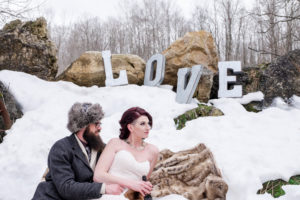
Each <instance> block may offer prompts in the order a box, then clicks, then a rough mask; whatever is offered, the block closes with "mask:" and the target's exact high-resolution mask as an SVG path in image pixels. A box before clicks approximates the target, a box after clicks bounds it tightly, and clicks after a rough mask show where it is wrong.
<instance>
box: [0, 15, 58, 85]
mask: <svg viewBox="0 0 300 200" xmlns="http://www.w3.org/2000/svg"><path fill="white" fill-rule="evenodd" d="M0 44H1V45H0V70H2V69H8V70H13V71H21V72H25V73H29V74H32V75H36V76H37V77H39V78H41V79H44V80H54V78H55V76H56V73H57V69H58V65H57V58H56V48H55V46H54V44H53V43H52V42H51V41H50V40H49V39H48V36H47V23H46V20H45V19H44V18H38V19H37V20H36V21H28V22H21V21H20V20H15V21H12V22H10V23H8V24H6V25H5V26H4V27H3V29H2V30H0Z"/></svg>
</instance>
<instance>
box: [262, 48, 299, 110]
mask: <svg viewBox="0 0 300 200" xmlns="http://www.w3.org/2000/svg"><path fill="white" fill-rule="evenodd" d="M263 67H264V70H263V73H262V75H261V77H260V83H259V90H260V91H262V93H264V95H265V99H264V104H265V105H270V104H271V103H272V100H273V99H274V98H275V97H281V98H283V99H284V100H285V101H286V102H288V101H289V98H291V97H292V96H293V95H297V96H300V49H297V50H294V51H290V52H289V53H288V54H287V55H284V56H281V57H279V58H277V59H276V60H275V62H272V63H271V64H269V65H265V66H263Z"/></svg>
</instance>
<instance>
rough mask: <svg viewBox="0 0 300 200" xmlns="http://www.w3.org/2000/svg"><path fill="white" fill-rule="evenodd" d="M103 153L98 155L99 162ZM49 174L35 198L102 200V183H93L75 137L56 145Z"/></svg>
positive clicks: (51, 157)
mask: <svg viewBox="0 0 300 200" xmlns="http://www.w3.org/2000/svg"><path fill="white" fill-rule="evenodd" d="M99 156H100V152H99V153H98V154H97V160H98V158H99ZM48 168H49V172H48V174H47V175H46V181H44V182H41V183H40V184H39V185H38V187H37V189H36V191H35V194H34V196H33V199H34V200H40V199H72V200H76V199H78V200H84V199H93V198H100V197H101V194H100V190H101V186H102V183H96V182H93V170H92V169H91V168H90V165H89V163H88V161H87V159H86V157H85V156H84V154H83V152H82V150H81V148H80V146H79V144H78V142H77V140H76V138H75V135H74V134H72V135H70V136H69V137H65V138H63V139H61V140H59V141H57V142H56V143H55V144H54V145H53V146H52V148H51V149H50V152H49V156H48Z"/></svg>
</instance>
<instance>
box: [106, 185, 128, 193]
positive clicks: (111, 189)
mask: <svg viewBox="0 0 300 200" xmlns="http://www.w3.org/2000/svg"><path fill="white" fill-rule="evenodd" d="M123 191H124V188H122V187H121V186H120V185H118V184H107V185H106V186H105V194H114V195H119V194H121V193H122V192H123Z"/></svg>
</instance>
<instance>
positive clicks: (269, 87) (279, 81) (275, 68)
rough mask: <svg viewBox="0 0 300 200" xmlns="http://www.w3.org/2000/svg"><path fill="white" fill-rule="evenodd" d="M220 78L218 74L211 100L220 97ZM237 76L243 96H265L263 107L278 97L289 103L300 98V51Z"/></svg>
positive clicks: (243, 70) (245, 69)
mask: <svg viewBox="0 0 300 200" xmlns="http://www.w3.org/2000/svg"><path fill="white" fill-rule="evenodd" d="M228 75H231V74H228ZM218 76H219V75H218V73H217V74H215V76H214V84H213V87H212V91H211V96H210V98H211V99H214V98H217V97H218V96H217V94H218V86H219V83H218V80H219V77H218ZM236 76H237V83H236V84H241V85H242V86H243V95H246V94H248V93H251V92H256V91H261V92H262V93H263V94H264V101H263V106H269V105H270V104H271V103H272V101H273V99H274V98H276V97H281V98H283V99H284V100H285V101H286V102H287V103H289V98H291V97H292V96H293V95H297V96H300V49H297V50H293V51H290V52H289V53H288V54H286V55H284V56H281V57H278V58H277V59H276V60H275V61H274V62H272V63H264V64H260V65H258V66H255V67H248V68H243V69H242V74H240V75H236ZM229 87H230V86H229ZM260 104H261V103H260V102H258V104H257V105H258V107H259V108H258V110H261V108H262V106H261V105H260Z"/></svg>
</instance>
